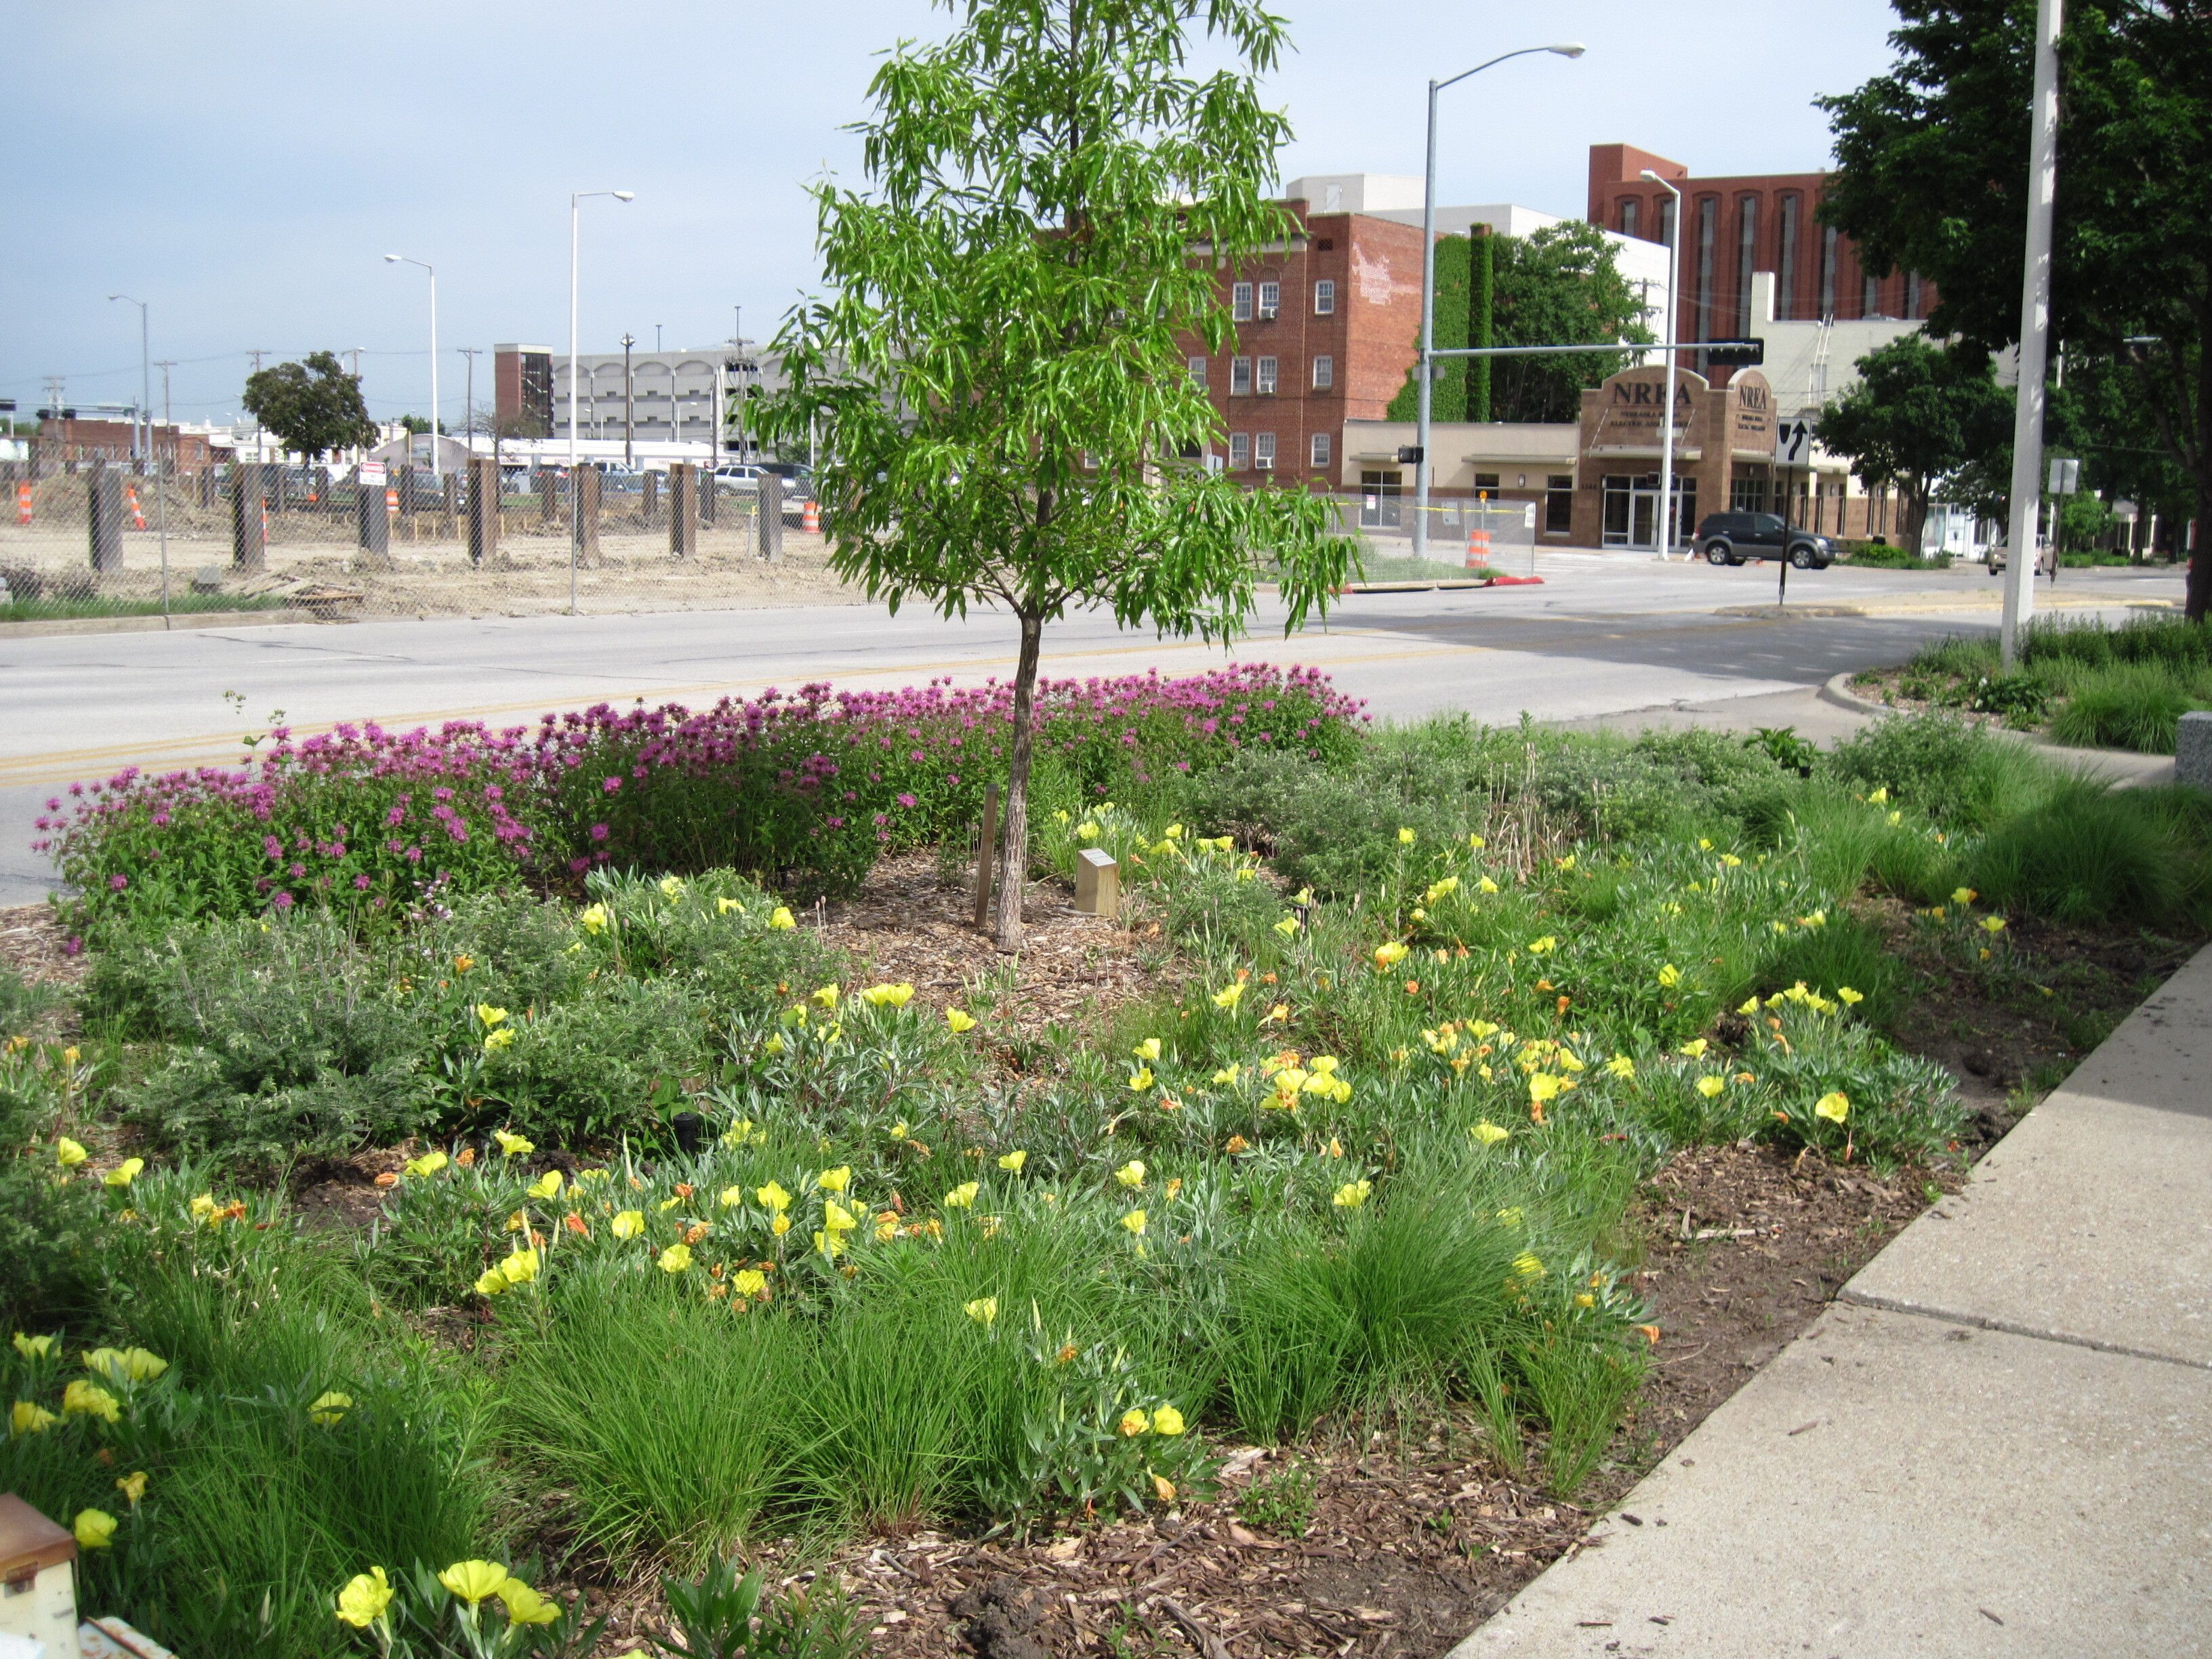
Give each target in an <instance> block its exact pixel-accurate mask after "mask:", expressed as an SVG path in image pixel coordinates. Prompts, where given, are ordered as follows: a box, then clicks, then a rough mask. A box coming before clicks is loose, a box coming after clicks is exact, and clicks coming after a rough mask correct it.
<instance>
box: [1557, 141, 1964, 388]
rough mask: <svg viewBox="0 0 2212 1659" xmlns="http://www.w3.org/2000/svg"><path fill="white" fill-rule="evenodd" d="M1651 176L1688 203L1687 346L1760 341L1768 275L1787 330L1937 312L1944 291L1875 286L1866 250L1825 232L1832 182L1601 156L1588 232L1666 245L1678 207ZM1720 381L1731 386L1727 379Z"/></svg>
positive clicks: (1594, 157) (1889, 281)
mask: <svg viewBox="0 0 2212 1659" xmlns="http://www.w3.org/2000/svg"><path fill="white" fill-rule="evenodd" d="M1647 167H1649V168H1650V170H1651V171H1652V172H1654V173H1657V174H1658V175H1659V176H1660V177H1661V178H1662V179H1666V180H1667V181H1668V183H1669V184H1671V185H1674V187H1675V188H1676V189H1677V190H1680V191H1681V192H1682V220H1683V222H1682V227H1681V232H1682V234H1681V235H1680V239H1679V240H1678V241H1677V246H1678V247H1679V248H1680V252H1681V260H1682V264H1681V284H1682V289H1681V295H1682V303H1681V313H1680V334H1679V335H1678V338H1680V339H1684V340H1727V339H1737V338H1741V337H1743V336H1744V335H1746V334H1747V333H1749V332H1752V331H1753V314H1752V305H1751V279H1752V276H1753V274H1755V273H1756V272H1759V271H1772V272H1773V273H1774V278H1775V295H1774V315H1775V319H1776V320H1777V321H1779V322H1816V321H1820V320H1821V319H1838V318H1849V319H1863V318H1898V319H1916V320H1917V319H1920V318H1924V317H1925V316H1927V314H1928V313H1929V311H1930V310H1931V309H1933V308H1934V307H1935V304H1936V287H1935V284H1934V283H1928V282H1924V281H1923V280H1922V279H1921V278H1920V277H1919V276H1917V275H1915V274H1913V273H1912V272H1910V271H1893V272H1891V273H1890V275H1888V276H1885V277H1880V278H1877V277H1875V276H1870V275H1869V273H1868V272H1867V270H1866V269H1865V268H1864V267H1863V265H1862V264H1860V263H1859V252H1858V247H1857V244H1856V243H1854V242H1853V241H1852V240H1851V239H1850V237H1848V236H1845V235H1843V234H1839V233H1838V232H1837V231H1836V230H1834V229H1833V228H1831V227H1829V226H1826V225H1824V224H1822V223H1821V222H1820V218H1819V216H1818V214H1817V212H1816V210H1817V209H1818V207H1819V205H1820V197H1821V194H1822V192H1823V191H1825V190H1826V187H1827V178H1828V176H1827V174H1826V173H1765V174H1759V175H1756V176H1751V177H1745V178H1722V179H1701V178H1696V177H1693V176H1692V174H1691V172H1690V170H1689V168H1687V167H1684V166H1683V165H1682V164H1681V163H1680V161H1668V159H1667V158H1666V157H1665V156H1663V155H1653V154H1652V153H1651V152H1650V151H1649V150H1642V149H1636V148H1635V147H1634V146H1633V145H1630V144H1592V145H1591V146H1590V153H1589V222H1590V223H1592V224H1594V225H1597V226H1600V227H1601V228H1604V229H1607V230H1613V231H1618V232H1620V234H1622V235H1624V236H1637V237H1641V238H1643V239H1644V240H1646V241H1651V242H1661V243H1663V242H1665V241H1666V240H1668V229H1669V227H1670V225H1671V223H1672V220H1673V216H1674V197H1672V196H1671V195H1669V194H1668V192H1667V191H1665V190H1662V188H1660V186H1658V185H1655V184H1653V183H1652V182H1651V181H1650V179H1646V178H1644V177H1643V176H1642V175H1643V173H1644V169H1645V168H1647ZM1699 367H1700V368H1702V367H1703V365H1699ZM1716 378H1717V379H1725V378H1726V371H1725V370H1721V371H1718V373H1717V375H1716Z"/></svg>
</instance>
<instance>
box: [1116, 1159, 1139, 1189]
mask: <svg viewBox="0 0 2212 1659" xmlns="http://www.w3.org/2000/svg"><path fill="white" fill-rule="evenodd" d="M1114 1179H1115V1180H1116V1181H1118V1182H1121V1184H1122V1185H1123V1186H1124V1187H1141V1186H1143V1185H1144V1184H1145V1160H1144V1159H1142V1158H1131V1159H1130V1160H1129V1161H1128V1162H1127V1164H1123V1165H1122V1166H1121V1168H1120V1169H1118V1170H1115V1171H1114Z"/></svg>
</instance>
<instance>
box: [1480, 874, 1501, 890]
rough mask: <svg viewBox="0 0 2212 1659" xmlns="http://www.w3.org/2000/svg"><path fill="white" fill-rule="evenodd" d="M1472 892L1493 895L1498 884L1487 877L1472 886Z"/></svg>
mask: <svg viewBox="0 0 2212 1659" xmlns="http://www.w3.org/2000/svg"><path fill="white" fill-rule="evenodd" d="M1474 890H1475V891H1476V892H1478V893H1494V892H1496V891H1497V890H1498V884H1497V883H1496V882H1494V881H1492V880H1491V878H1489V877H1488V876H1485V877H1484V878H1482V879H1481V880H1480V881H1478V882H1477V883H1475V884H1474Z"/></svg>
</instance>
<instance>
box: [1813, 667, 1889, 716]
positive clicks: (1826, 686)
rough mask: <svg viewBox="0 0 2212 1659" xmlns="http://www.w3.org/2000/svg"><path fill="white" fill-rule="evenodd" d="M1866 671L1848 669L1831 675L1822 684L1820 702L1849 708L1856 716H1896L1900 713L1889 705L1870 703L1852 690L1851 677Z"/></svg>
mask: <svg viewBox="0 0 2212 1659" xmlns="http://www.w3.org/2000/svg"><path fill="white" fill-rule="evenodd" d="M1863 672H1864V670H1863V669H1857V668H1846V669H1845V670H1844V671H1843V672H1842V673H1840V674H1832V675H1830V676H1829V677H1828V678H1827V679H1826V681H1824V682H1822V684H1821V686H1820V701H1821V702H1827V703H1833V704H1834V705H1835V706H1836V707H1837V708H1848V709H1850V711H1851V713H1853V714H1896V713H1898V712H1899V711H1898V710H1897V709H1894V708H1891V707H1890V706H1889V705H1888V704H1887V703H1886V702H1869V700H1868V699H1866V698H1864V697H1862V696H1859V695H1858V693H1857V692H1856V691H1854V690H1851V689H1850V679H1851V676H1852V675H1854V674H1858V673H1863Z"/></svg>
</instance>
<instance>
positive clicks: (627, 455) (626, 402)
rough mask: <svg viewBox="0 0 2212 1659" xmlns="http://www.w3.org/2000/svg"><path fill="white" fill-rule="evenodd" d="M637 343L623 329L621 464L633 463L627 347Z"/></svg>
mask: <svg viewBox="0 0 2212 1659" xmlns="http://www.w3.org/2000/svg"><path fill="white" fill-rule="evenodd" d="M636 343H637V337H636V336H635V335H634V334H632V333H631V332H630V331H629V330H628V329H624V330H623V465H624V466H631V465H635V456H634V453H633V447H632V445H631V442H630V434H631V432H632V430H633V429H634V428H635V427H636V425H637V401H636V398H635V397H634V396H633V395H632V389H631V386H630V378H629V349H630V348H631V347H632V346H634V345H635V344H636Z"/></svg>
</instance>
